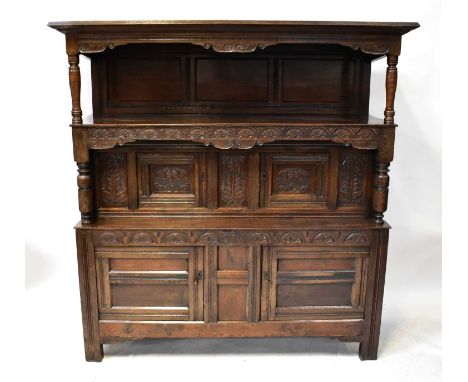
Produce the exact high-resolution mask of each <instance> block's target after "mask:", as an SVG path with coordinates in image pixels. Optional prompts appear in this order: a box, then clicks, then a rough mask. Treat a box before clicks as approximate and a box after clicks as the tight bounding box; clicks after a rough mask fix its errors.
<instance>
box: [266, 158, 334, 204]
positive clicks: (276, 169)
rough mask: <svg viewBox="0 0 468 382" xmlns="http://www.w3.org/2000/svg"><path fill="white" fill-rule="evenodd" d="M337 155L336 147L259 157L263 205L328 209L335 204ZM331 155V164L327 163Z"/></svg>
mask: <svg viewBox="0 0 468 382" xmlns="http://www.w3.org/2000/svg"><path fill="white" fill-rule="evenodd" d="M336 158H337V153H336V151H335V150H330V151H320V152H316V153H310V151H309V153H297V154H292V153H291V154H283V153H281V154H275V153H268V154H265V155H264V156H263V157H262V190H261V194H262V195H263V197H262V198H261V199H262V200H261V202H262V205H263V207H287V208H294V207H298V208H314V209H327V208H329V207H331V206H332V207H333V206H335V205H336V178H337V171H336V163H335V162H336ZM332 159H333V166H330V162H331V161H332ZM332 169H333V170H334V171H331V170H332Z"/></svg>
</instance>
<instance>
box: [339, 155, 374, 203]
mask: <svg viewBox="0 0 468 382" xmlns="http://www.w3.org/2000/svg"><path fill="white" fill-rule="evenodd" d="M366 170H367V156H366V155H365V153H362V152H359V151H357V150H349V151H346V152H343V153H342V154H341V156H340V170H339V186H338V202H337V206H338V207H361V206H363V205H364V200H365V193H366V192H365V191H366Z"/></svg>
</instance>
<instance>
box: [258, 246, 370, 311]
mask: <svg viewBox="0 0 468 382" xmlns="http://www.w3.org/2000/svg"><path fill="white" fill-rule="evenodd" d="M368 257H369V254H368V252H366V251H356V252H354V251H346V252H345V251H338V250H337V251H333V252H323V251H316V250H311V249H308V248H280V247H277V248H274V247H272V248H270V249H269V253H268V255H267V256H264V263H263V268H264V273H263V283H264V288H263V289H264V291H265V292H264V296H263V301H264V305H265V306H264V309H263V310H262V319H269V320H306V319H321V318H333V319H336V318H338V319H339V318H363V312H364V301H365V279H366V272H367V262H368Z"/></svg>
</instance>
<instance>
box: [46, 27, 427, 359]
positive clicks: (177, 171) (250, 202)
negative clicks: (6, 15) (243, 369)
mask: <svg viewBox="0 0 468 382" xmlns="http://www.w3.org/2000/svg"><path fill="white" fill-rule="evenodd" d="M49 26H50V27H52V28H54V29H57V30H59V31H60V32H62V33H64V34H65V35H66V53H67V55H68V63H69V80H70V89H71V98H72V124H71V128H72V134H73V148H74V158H75V161H76V162H77V165H78V200H79V209H80V211H81V222H79V223H78V224H77V226H76V241H77V250H78V269H79V276H80V293H81V306H82V317H83V333H84V342H85V354H86V359H87V360H88V361H100V360H101V359H102V357H103V346H102V345H103V344H104V343H109V342H114V341H123V340H128V339H136V338H190V337H197V338H201V337H276V336H280V337H289V336H310V337H315V336H317V337H332V338H335V339H338V340H341V341H352V342H359V343H360V349H359V355H360V357H361V359H363V360H368V359H376V358H377V349H378V342H379V331H380V321H381V311H382V299H383V290H384V280H385V265H386V255H387V243H388V231H389V228H390V227H389V225H388V224H387V223H386V222H385V221H384V220H383V214H384V212H385V210H386V209H387V195H388V185H389V176H388V171H389V164H390V162H391V161H392V159H393V144H394V137H395V128H396V124H395V123H394V114H395V113H394V98H395V90H396V83H397V62H398V57H399V55H400V46H401V36H402V35H403V34H405V33H407V32H409V31H411V30H412V29H415V28H417V27H418V26H419V25H418V24H417V23H374V22H372V23H366V22H290V21H288V22H281V21H115V22H112V21H102V22H98V21H94V22H93V21H89V22H51V23H49ZM80 56H86V57H88V58H89V59H91V76H92V104H93V114H92V115H90V116H88V117H86V118H83V117H82V111H81V102H80V68H79V59H80ZM382 57H386V60H387V73H386V83H385V89H386V105H385V110H384V119H383V120H381V119H377V118H374V117H372V116H369V112H368V109H369V97H370V90H369V89H370V87H369V85H370V76H371V64H372V61H374V60H376V59H379V58H382Z"/></svg>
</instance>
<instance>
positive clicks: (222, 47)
mask: <svg viewBox="0 0 468 382" xmlns="http://www.w3.org/2000/svg"><path fill="white" fill-rule="evenodd" d="M198 45H201V46H203V48H205V49H210V48H211V49H213V50H214V51H215V52H218V53H251V52H254V51H255V50H256V49H257V48H258V49H265V48H266V47H267V46H269V45H271V44H270V43H266V42H250V41H240V40H236V41H213V42H204V43H199V44H198Z"/></svg>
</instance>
